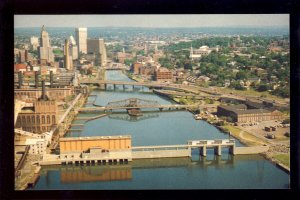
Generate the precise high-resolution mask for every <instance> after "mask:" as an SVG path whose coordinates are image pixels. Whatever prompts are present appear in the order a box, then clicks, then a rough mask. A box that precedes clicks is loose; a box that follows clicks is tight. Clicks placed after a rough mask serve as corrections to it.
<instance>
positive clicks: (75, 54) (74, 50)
mask: <svg viewBox="0 0 300 200" xmlns="http://www.w3.org/2000/svg"><path fill="white" fill-rule="evenodd" d="M69 42H70V45H69V47H70V55H71V56H72V59H73V60H76V59H78V47H77V45H76V42H75V39H74V37H73V36H72V35H71V36H70V38H69Z"/></svg>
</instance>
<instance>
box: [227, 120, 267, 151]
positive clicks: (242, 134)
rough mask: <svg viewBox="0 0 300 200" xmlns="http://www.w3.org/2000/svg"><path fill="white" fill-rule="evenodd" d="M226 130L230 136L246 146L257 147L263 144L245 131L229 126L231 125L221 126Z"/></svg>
mask: <svg viewBox="0 0 300 200" xmlns="http://www.w3.org/2000/svg"><path fill="white" fill-rule="evenodd" d="M223 127H224V128H225V129H226V130H228V131H230V132H231V135H232V136H233V137H235V138H237V139H239V140H240V141H241V142H242V143H244V144H245V145H248V146H257V145H262V144H265V143H264V142H263V141H261V140H260V139H259V138H257V137H255V136H253V135H251V134H250V133H248V132H246V131H242V130H241V129H239V128H237V127H234V126H231V125H225V126H223Z"/></svg>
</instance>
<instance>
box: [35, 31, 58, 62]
mask: <svg viewBox="0 0 300 200" xmlns="http://www.w3.org/2000/svg"><path fill="white" fill-rule="evenodd" d="M38 52H39V59H40V60H45V61H46V62H54V54H53V48H52V47H51V44H50V39H49V34H48V32H46V30H45V27H44V26H43V27H42V30H41V38H40V46H39V47H38Z"/></svg>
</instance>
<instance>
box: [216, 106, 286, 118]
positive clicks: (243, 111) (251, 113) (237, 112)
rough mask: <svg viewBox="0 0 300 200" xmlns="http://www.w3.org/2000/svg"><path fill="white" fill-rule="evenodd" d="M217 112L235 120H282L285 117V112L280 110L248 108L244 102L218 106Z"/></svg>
mask: <svg viewBox="0 0 300 200" xmlns="http://www.w3.org/2000/svg"><path fill="white" fill-rule="evenodd" d="M217 113H218V115H220V116H227V117H231V118H232V120H233V121H234V122H260V121H270V120H280V119H282V117H283V114H282V113H281V112H280V111H278V110H274V111H270V110H266V109H247V106H246V105H244V104H241V105H236V106H218V108H217Z"/></svg>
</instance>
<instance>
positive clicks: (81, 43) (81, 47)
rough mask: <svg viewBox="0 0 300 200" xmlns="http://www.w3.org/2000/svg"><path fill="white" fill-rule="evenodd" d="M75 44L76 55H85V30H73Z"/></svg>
mask: <svg viewBox="0 0 300 200" xmlns="http://www.w3.org/2000/svg"><path fill="white" fill-rule="evenodd" d="M75 38H76V44H77V46H78V55H80V53H84V54H86V53H87V28H76V29H75Z"/></svg>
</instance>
